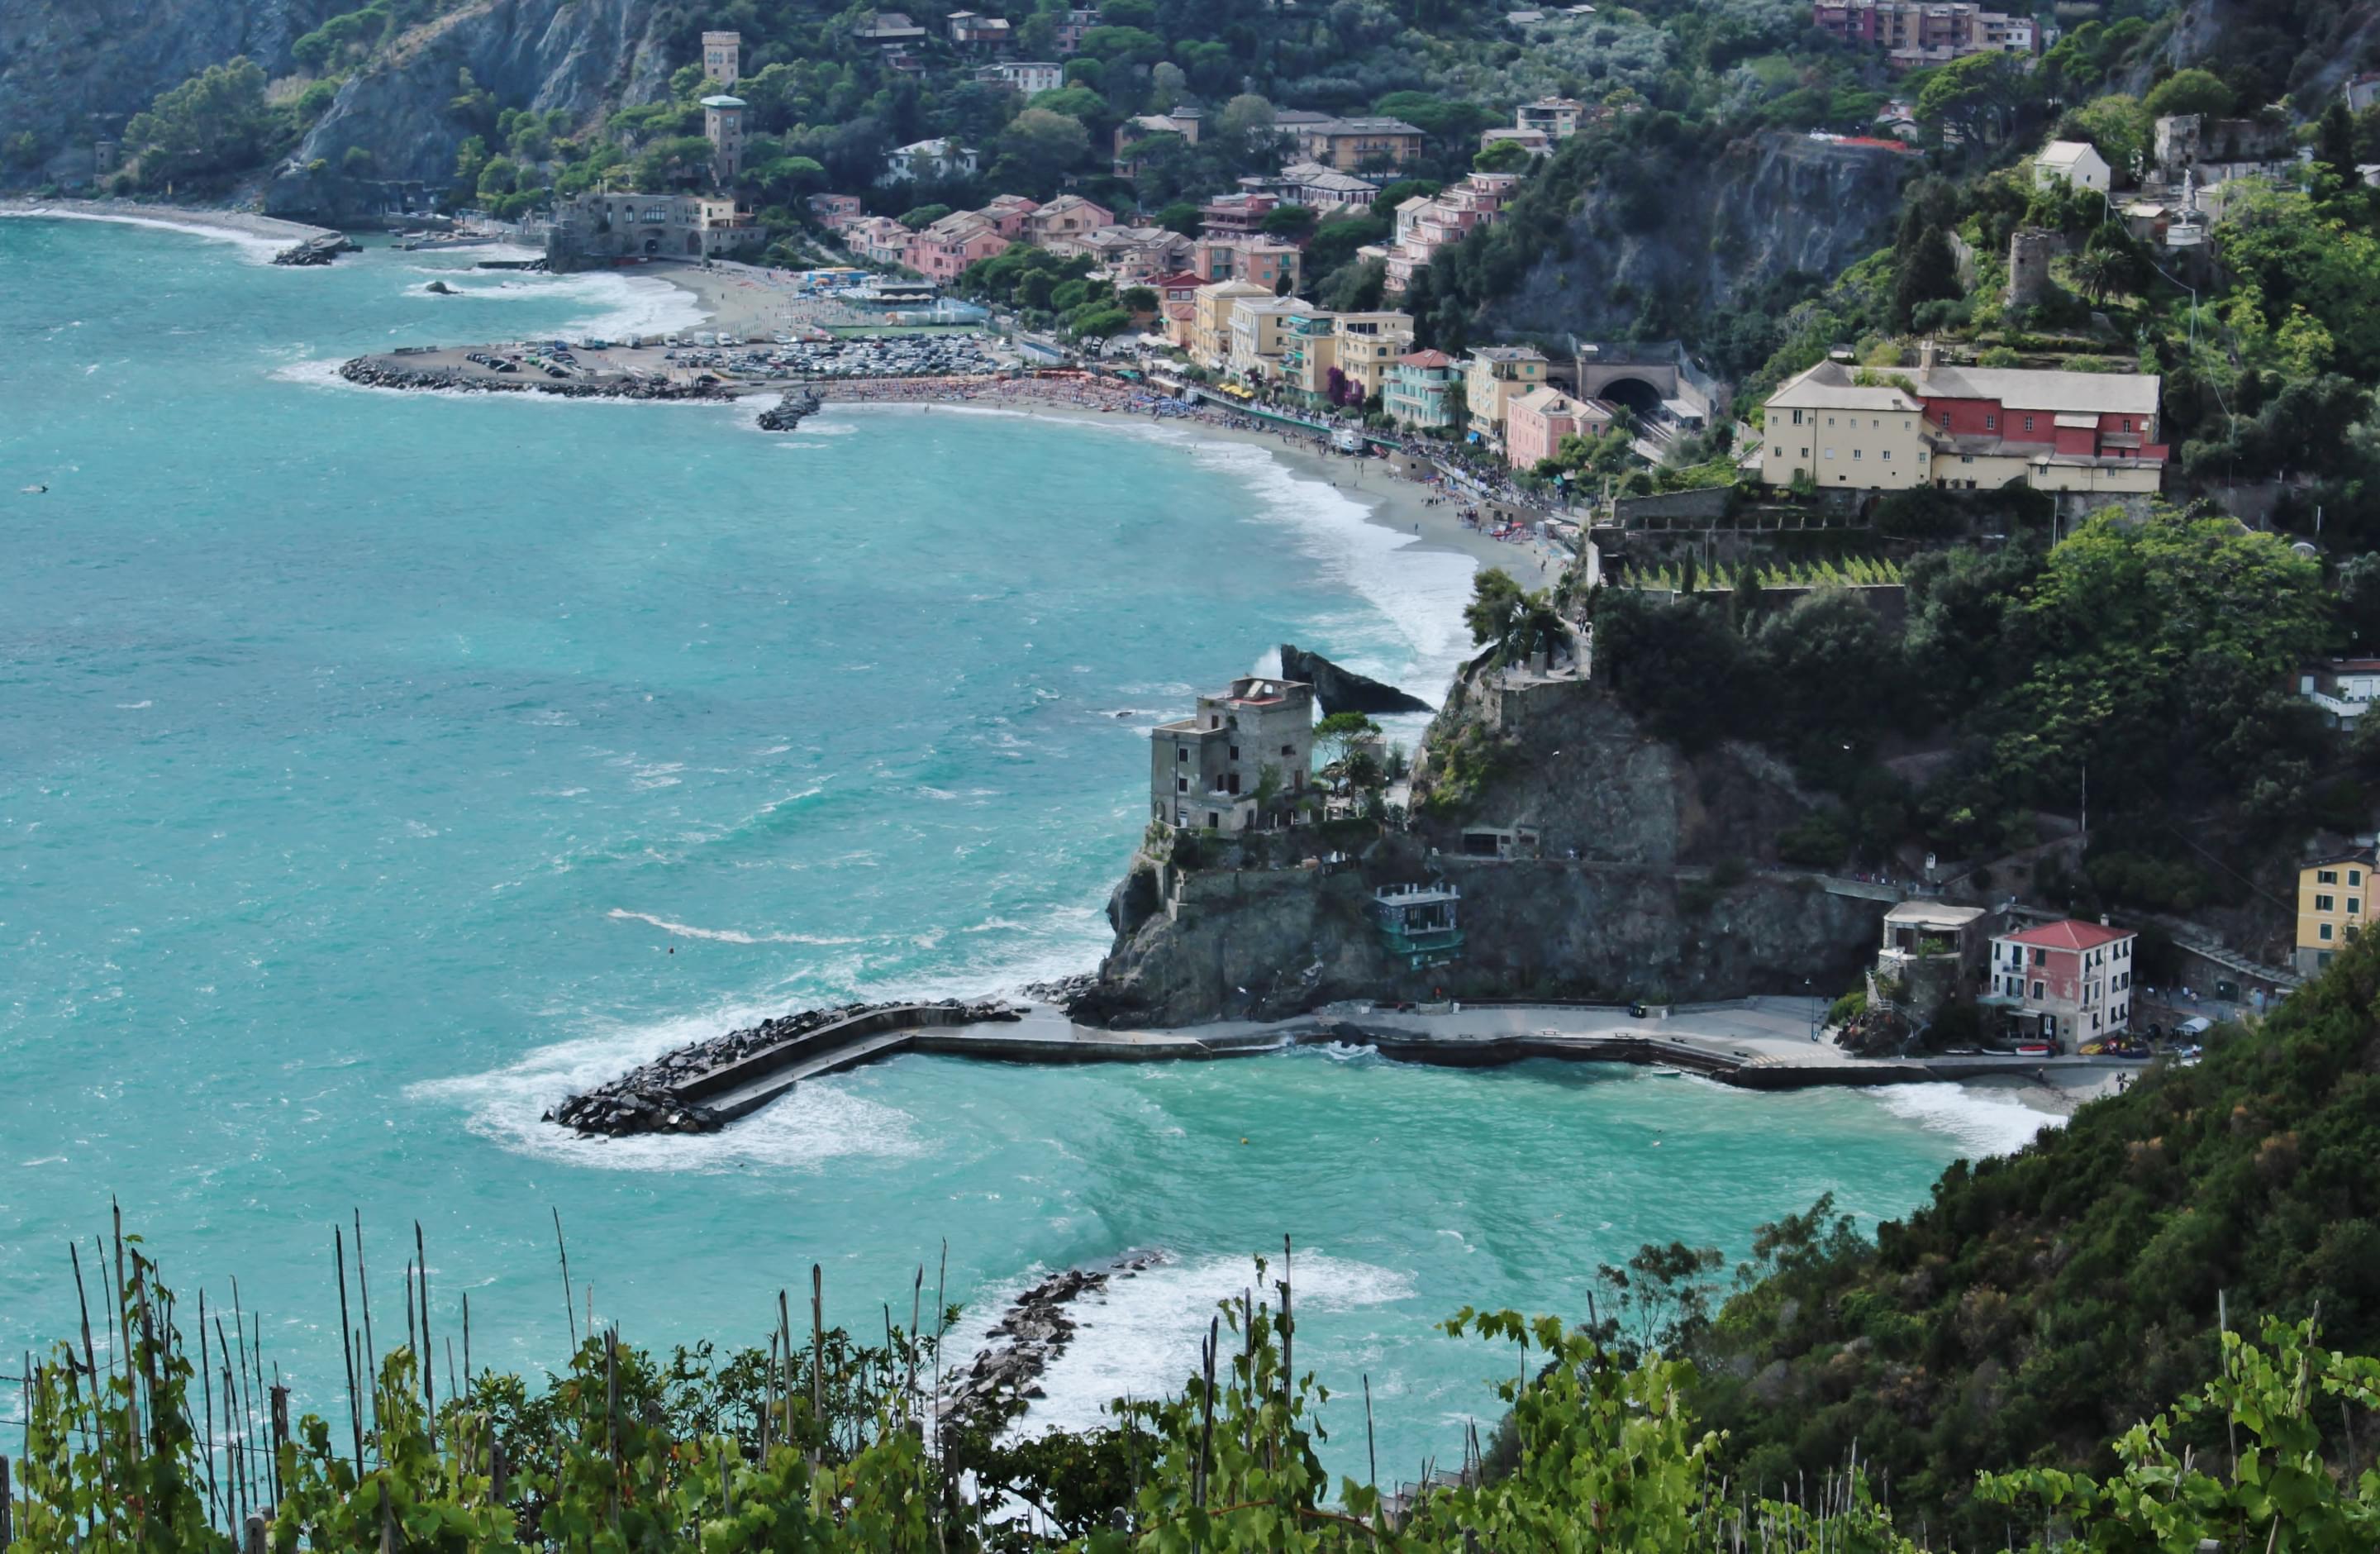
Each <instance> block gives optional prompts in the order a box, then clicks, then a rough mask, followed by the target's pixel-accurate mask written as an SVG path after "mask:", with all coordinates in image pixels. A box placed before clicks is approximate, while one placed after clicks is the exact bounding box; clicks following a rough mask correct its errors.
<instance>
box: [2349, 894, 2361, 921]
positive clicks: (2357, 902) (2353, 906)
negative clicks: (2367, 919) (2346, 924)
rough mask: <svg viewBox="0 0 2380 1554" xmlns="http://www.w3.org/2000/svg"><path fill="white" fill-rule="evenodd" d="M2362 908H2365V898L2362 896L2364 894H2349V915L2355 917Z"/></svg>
mask: <svg viewBox="0 0 2380 1554" xmlns="http://www.w3.org/2000/svg"><path fill="white" fill-rule="evenodd" d="M2362 910H2363V898H2362V896H2355V895H2351V896H2349V897H2348V898H2347V915H2348V916H2349V917H2354V916H2355V915H2356V914H2357V913H2358V912H2361V911H2362Z"/></svg>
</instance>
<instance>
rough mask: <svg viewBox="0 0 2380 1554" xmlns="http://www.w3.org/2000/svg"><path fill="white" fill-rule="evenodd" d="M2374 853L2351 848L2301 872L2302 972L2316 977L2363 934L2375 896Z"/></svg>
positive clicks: (2316, 861)
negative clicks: (2333, 958)
mask: <svg viewBox="0 0 2380 1554" xmlns="http://www.w3.org/2000/svg"><path fill="white" fill-rule="evenodd" d="M2373 868H2374V862H2373V850H2372V849H2371V848H2369V847H2355V848H2350V849H2349V850H2348V851H2346V852H2343V853H2332V854H2328V855H2326V856H2323V857H2319V858H2316V859H2314V860H2313V862H2312V863H2309V864H2307V865H2306V866H2305V867H2304V868H2301V869H2299V870H2298V942H2297V955H2296V961H2297V968H2298V970H2299V971H2300V972H2301V973H2303V974H2304V975H2306V976H2308V977H2311V976H2313V974H2314V973H2315V972H2317V971H2320V970H2322V969H2323V968H2324V967H2325V966H2327V965H2330V958H2331V957H2332V956H2333V955H2336V954H2337V953H2338V952H2339V949H2340V947H2341V946H2343V945H2344V944H2345V943H2346V942H2347V941H2349V940H2350V939H2351V938H2353V937H2354V936H2355V935H2356V934H2357V933H2359V932H2361V931H2362V928H2363V921H2364V918H2365V917H2368V916H2369V913H2368V912H2367V911H2366V910H2365V908H2366V907H2367V906H2368V905H2369V904H2370V902H2371V896H2372V889H2371V886H2372V870H2373Z"/></svg>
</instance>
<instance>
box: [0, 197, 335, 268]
mask: <svg viewBox="0 0 2380 1554" xmlns="http://www.w3.org/2000/svg"><path fill="white" fill-rule="evenodd" d="M0 216H32V217H39V218H41V219H42V220H44V221H101V222H107V223H110V224H112V225H116V226H145V227H149V228H151V229H152V230H154V231H158V232H180V233H185V234H187V235H188V236H189V237H204V238H207V239H209V240H210V241H212V242H217V243H229V244H231V245H233V246H234V247H235V248H237V249H240V251H241V252H242V254H243V255H245V256H246V257H247V258H248V259H249V261H251V262H253V263H257V264H270V263H272V262H273V255H274V254H277V253H279V252H280V251H281V250H282V249H285V248H288V247H289V246H290V245H291V244H292V243H295V242H296V241H297V239H296V238H295V237H266V236H264V235H262V234H261V233H255V232H242V231H239V230H237V228H234V227H228V226H216V225H212V224H210V223H207V222H204V221H200V220H191V221H175V220H172V219H171V218H169V217H164V216H154V215H145V216H136V215H118V214H116V213H115V212H108V211H62V210H58V209H56V208H55V207H54V206H46V205H35V206H12V207H9V208H8V209H6V210H0Z"/></svg>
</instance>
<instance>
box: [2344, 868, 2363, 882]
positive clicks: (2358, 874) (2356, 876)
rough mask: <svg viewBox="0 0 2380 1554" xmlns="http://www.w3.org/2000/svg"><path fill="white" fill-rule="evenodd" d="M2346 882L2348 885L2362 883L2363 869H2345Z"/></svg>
mask: <svg viewBox="0 0 2380 1554" xmlns="http://www.w3.org/2000/svg"><path fill="white" fill-rule="evenodd" d="M2347 882H2348V883H2349V884H2350V885H2360V884H2362V883H2363V871H2362V869H2360V868H2350V869H2349V870H2348V871H2347Z"/></svg>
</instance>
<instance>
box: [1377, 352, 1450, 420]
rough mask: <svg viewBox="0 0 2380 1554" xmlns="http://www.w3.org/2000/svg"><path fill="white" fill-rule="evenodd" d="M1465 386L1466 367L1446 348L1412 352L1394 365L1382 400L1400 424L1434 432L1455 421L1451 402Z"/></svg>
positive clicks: (1381, 392) (1381, 393)
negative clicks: (1450, 354)
mask: <svg viewBox="0 0 2380 1554" xmlns="http://www.w3.org/2000/svg"><path fill="white" fill-rule="evenodd" d="M1462 385H1463V370H1462V368H1460V367H1459V366H1457V365H1456V363H1455V360H1454V358H1452V357H1451V356H1449V355H1447V354H1446V353H1445V352H1444V351H1408V352H1407V353H1406V354H1404V355H1403V356H1401V357H1399V358H1397V359H1396V361H1395V363H1394V364H1393V365H1391V366H1390V369H1389V375H1388V381H1387V382H1385V383H1384V384H1383V385H1382V387H1381V389H1380V402H1381V406H1382V407H1383V408H1385V409H1386V410H1387V411H1388V413H1389V416H1390V419H1393V420H1394V421H1395V422H1396V423H1397V424H1398V425H1399V426H1405V427H1412V428H1414V429H1415V430H1416V431H1434V430H1436V429H1438V428H1440V427H1450V426H1452V425H1453V424H1454V421H1455V411H1454V407H1453V405H1452V404H1451V400H1452V398H1453V395H1455V394H1456V393H1457V392H1458V391H1460V389H1461V388H1462Z"/></svg>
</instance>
